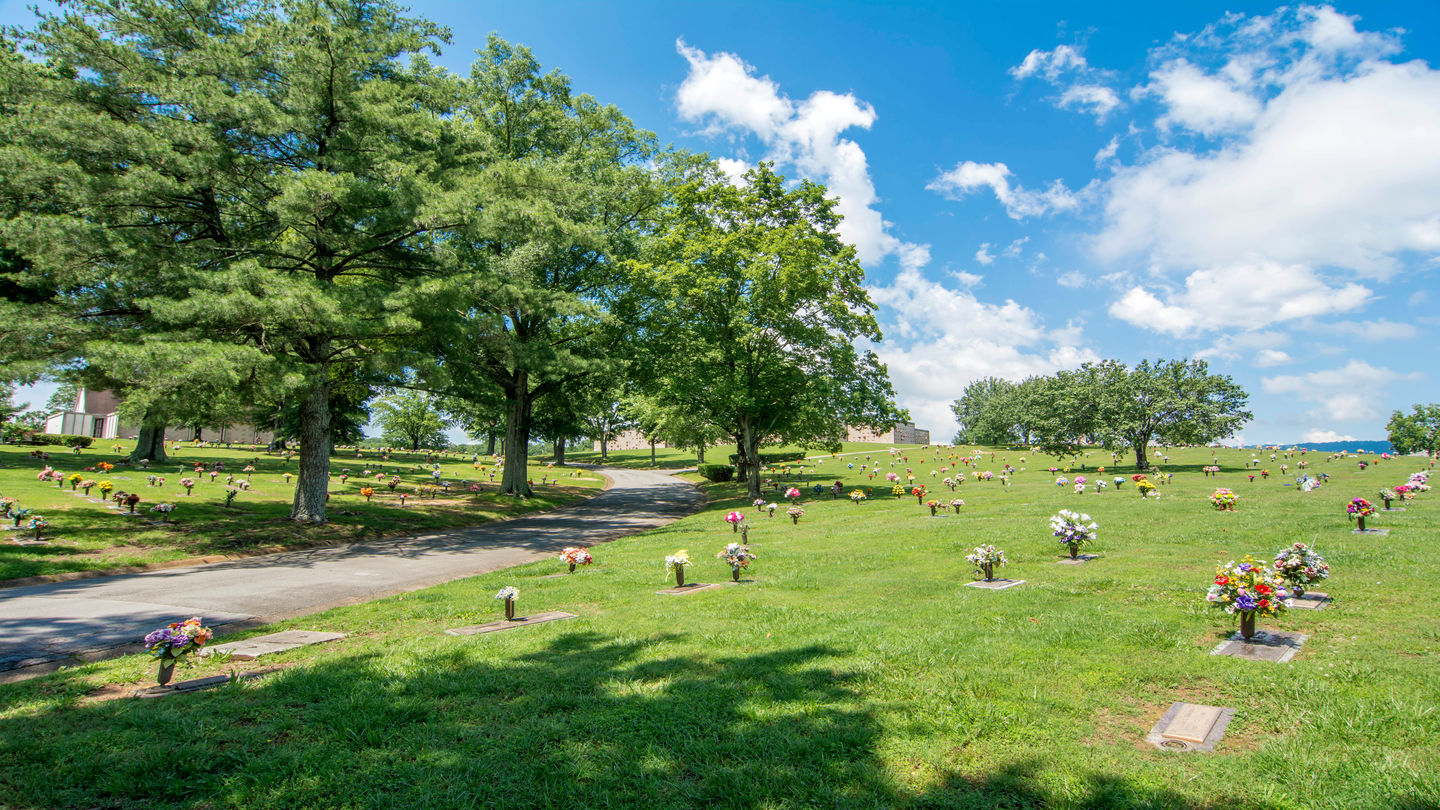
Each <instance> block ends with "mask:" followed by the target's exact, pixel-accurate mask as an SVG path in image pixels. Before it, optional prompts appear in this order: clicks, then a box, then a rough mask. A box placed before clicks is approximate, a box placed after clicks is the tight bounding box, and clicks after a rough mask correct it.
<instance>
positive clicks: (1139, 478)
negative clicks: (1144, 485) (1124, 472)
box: [1130, 473, 1148, 484]
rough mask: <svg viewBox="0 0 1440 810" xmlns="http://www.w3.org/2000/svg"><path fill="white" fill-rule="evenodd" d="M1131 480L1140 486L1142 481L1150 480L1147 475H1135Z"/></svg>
mask: <svg viewBox="0 0 1440 810" xmlns="http://www.w3.org/2000/svg"><path fill="white" fill-rule="evenodd" d="M1130 480H1131V481H1134V482H1135V483H1137V484H1138V483H1140V482H1141V481H1145V480H1148V479H1147V478H1146V476H1145V473H1135V474H1134V475H1132V476H1130Z"/></svg>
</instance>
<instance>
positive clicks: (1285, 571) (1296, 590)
mask: <svg viewBox="0 0 1440 810" xmlns="http://www.w3.org/2000/svg"><path fill="white" fill-rule="evenodd" d="M1275 573H1277V574H1279V575H1280V578H1281V579H1283V580H1285V583H1286V584H1287V585H1289V586H1290V590H1291V592H1292V593H1293V594H1294V595H1295V596H1303V595H1304V594H1305V589H1306V588H1308V587H1310V586H1311V585H1313V584H1314V583H1316V582H1319V581H1320V580H1322V579H1329V578H1330V564H1329V563H1327V562H1325V558H1324V557H1321V556H1320V555H1319V554H1317V553H1315V549H1313V548H1310V547H1309V546H1307V545H1305V544H1304V543H1296V544H1294V545H1292V546H1290V547H1289V548H1285V549H1282V550H1281V551H1280V553H1279V554H1276V555H1275Z"/></svg>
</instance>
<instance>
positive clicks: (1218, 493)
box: [1210, 487, 1240, 512]
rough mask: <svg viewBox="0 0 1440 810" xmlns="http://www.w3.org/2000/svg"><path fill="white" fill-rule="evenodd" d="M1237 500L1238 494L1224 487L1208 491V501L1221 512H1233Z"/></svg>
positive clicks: (1238, 499) (1238, 498)
mask: <svg viewBox="0 0 1440 810" xmlns="http://www.w3.org/2000/svg"><path fill="white" fill-rule="evenodd" d="M1239 501H1240V496H1239V495H1236V494H1235V493H1234V492H1231V491H1230V490H1228V489H1225V488H1224V487H1221V488H1220V489H1217V490H1215V491H1214V492H1212V493H1210V503H1213V504H1215V508H1216V509H1217V510H1218V511H1221V512H1234V511H1235V504H1236V503H1238V502H1239Z"/></svg>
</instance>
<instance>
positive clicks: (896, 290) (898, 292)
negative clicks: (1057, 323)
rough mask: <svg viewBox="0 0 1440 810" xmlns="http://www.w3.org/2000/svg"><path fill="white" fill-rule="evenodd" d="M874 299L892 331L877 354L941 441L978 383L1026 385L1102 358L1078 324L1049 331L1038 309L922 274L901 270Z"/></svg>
mask: <svg viewBox="0 0 1440 810" xmlns="http://www.w3.org/2000/svg"><path fill="white" fill-rule="evenodd" d="M870 294H871V297H872V298H873V299H874V300H875V302H876V304H877V305H879V312H880V315H881V318H882V321H883V326H884V327H885V331H886V341H885V343H884V344H882V345H881V346H878V347H875V349H876V351H877V353H878V354H879V355H880V358H881V360H883V361H884V362H885V363H887V364H888V365H889V368H890V378H891V380H892V381H893V382H894V384H895V391H896V394H897V398H898V400H899V402H900V404H901V405H902V406H904V407H906V408H909V409H910V411H911V414H912V416H914V417H915V421H916V424H918V425H920V426H921V427H927V428H929V429H930V430H932V431H935V432H936V435H937V437H940V436H944V437H946V438H948V434H949V433H950V432H951V431H953V430H955V422H954V414H952V413H951V412H950V403H952V402H954V401H955V399H956V398H957V397H959V396H960V394H961V393H962V392H963V391H964V389H965V385H966V384H967V383H969V382H970V381H971V380H975V379H979V378H980V377H985V376H990V375H994V376H999V377H1005V378H1007V379H1015V380H1019V379H1024V378H1025V377H1028V376H1030V375H1033V374H1049V373H1052V372H1054V371H1056V370H1058V369H1062V368H1074V367H1077V366H1079V365H1080V364H1081V363H1084V362H1089V361H1094V360H1098V359H1099V356H1098V355H1097V354H1095V352H1093V351H1092V350H1090V349H1088V348H1086V347H1085V346H1084V336H1083V334H1082V331H1081V329H1080V327H1079V326H1078V325H1076V324H1067V325H1066V327H1064V328H1061V329H1047V328H1046V327H1045V325H1044V322H1043V321H1042V320H1041V318H1040V316H1039V315H1038V314H1037V313H1036V312H1035V311H1034V310H1031V309H1029V308H1027V307H1024V306H1021V305H1020V304H1017V303H1016V302H1014V301H1012V300H1007V301H1005V302H1004V303H1002V304H990V303H986V302H983V301H981V300H979V299H978V298H976V297H975V295H974V294H973V293H972V292H971V291H969V290H953V289H949V288H947V287H945V286H943V285H941V284H938V283H936V282H934V281H931V280H929V279H927V278H925V277H923V276H921V275H920V274H919V273H916V272H908V271H906V272H901V273H900V274H899V275H898V276H897V277H896V278H895V280H894V281H893V282H892V283H891V284H888V285H884V286H876V287H871V288H870Z"/></svg>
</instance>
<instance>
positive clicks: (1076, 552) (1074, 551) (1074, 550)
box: [1070, 543, 1080, 560]
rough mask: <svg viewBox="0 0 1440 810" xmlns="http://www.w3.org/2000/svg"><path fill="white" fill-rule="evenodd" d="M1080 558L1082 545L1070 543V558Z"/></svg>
mask: <svg viewBox="0 0 1440 810" xmlns="http://www.w3.org/2000/svg"><path fill="white" fill-rule="evenodd" d="M1079 558H1080V547H1079V546H1077V545H1075V544H1074V543H1071V544H1070V559H1072V560H1078V559H1079Z"/></svg>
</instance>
